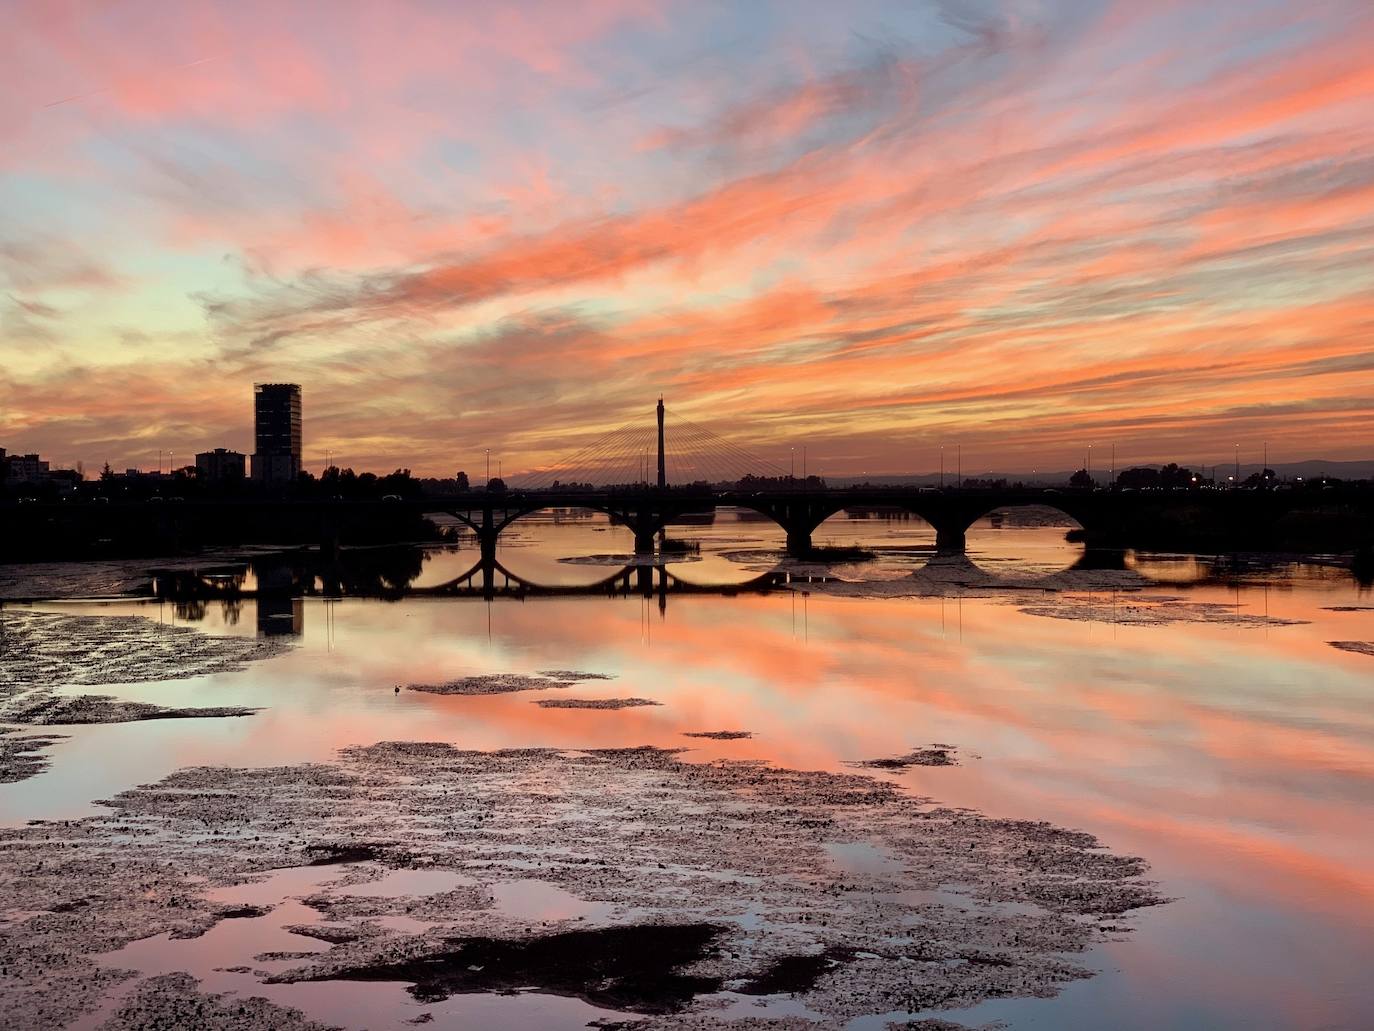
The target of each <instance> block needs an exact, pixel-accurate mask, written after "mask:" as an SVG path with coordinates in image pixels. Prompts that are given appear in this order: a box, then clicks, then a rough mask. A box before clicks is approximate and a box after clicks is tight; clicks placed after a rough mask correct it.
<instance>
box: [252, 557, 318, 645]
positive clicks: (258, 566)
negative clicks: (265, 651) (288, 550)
mask: <svg viewBox="0 0 1374 1031" xmlns="http://www.w3.org/2000/svg"><path fill="white" fill-rule="evenodd" d="M252 569H253V579H254V582H255V584H256V593H257V599H256V601H255V603H254V605H255V607H256V609H257V627H258V636H259V637H282V636H287V635H289V636H291V637H300V636H301V634H303V633H305V601H304V599H302V598H301V592H302V591H304V590H305V589H306V587H307V586H308V585H309V584H310V583H311V582H312V581H313V579H314V578H313V577H312V576H310V574H309V573H308V572H307V571H306V570H305V569H303V568H302V569H298V568H296V566H295V565H294V563H293V560H292V558H291V557H289V556H278V555H273V556H264V557H263V558H262V559H259V560H256V561H254V562H253V563H252Z"/></svg>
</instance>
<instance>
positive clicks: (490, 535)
mask: <svg viewBox="0 0 1374 1031" xmlns="http://www.w3.org/2000/svg"><path fill="white" fill-rule="evenodd" d="M500 535H501V531H500V530H498V529H497V528H496V523H495V520H494V519H493V516H492V510H491V506H490V505H484V506H483V507H482V526H481V528H480V529H478V531H477V546H478V548H479V549H481V555H482V565H483V566H487V565H494V564H495V562H496V538H497V537H499V536H500Z"/></svg>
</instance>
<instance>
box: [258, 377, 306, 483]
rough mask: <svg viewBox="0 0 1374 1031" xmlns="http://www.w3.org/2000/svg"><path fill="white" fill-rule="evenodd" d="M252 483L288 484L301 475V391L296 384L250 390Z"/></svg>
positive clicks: (267, 385) (270, 385) (262, 385)
mask: <svg viewBox="0 0 1374 1031" xmlns="http://www.w3.org/2000/svg"><path fill="white" fill-rule="evenodd" d="M253 448H254V450H253V479H254V480H256V481H258V482H259V483H290V482H292V481H293V480H295V479H296V477H297V475H299V473H300V471H301V388H300V385H299V384H296V383H258V384H257V385H255V386H254V387H253Z"/></svg>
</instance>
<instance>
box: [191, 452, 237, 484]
mask: <svg viewBox="0 0 1374 1031" xmlns="http://www.w3.org/2000/svg"><path fill="white" fill-rule="evenodd" d="M243 472H244V461H243V455H241V454H240V453H239V452H237V451H226V450H225V449H224V448H222V447H217V448H215V450H213V451H202V452H201V453H200V454H198V455H196V476H197V477H199V478H200V480H201V481H202V482H204V483H224V482H225V481H228V480H242V479H243Z"/></svg>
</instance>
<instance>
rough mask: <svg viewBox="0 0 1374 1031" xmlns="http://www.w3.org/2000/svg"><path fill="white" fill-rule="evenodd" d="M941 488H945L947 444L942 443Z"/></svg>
mask: <svg viewBox="0 0 1374 1031" xmlns="http://www.w3.org/2000/svg"><path fill="white" fill-rule="evenodd" d="M940 489H941V490H944V489H945V446H944V445H943V444H941V445H940Z"/></svg>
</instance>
